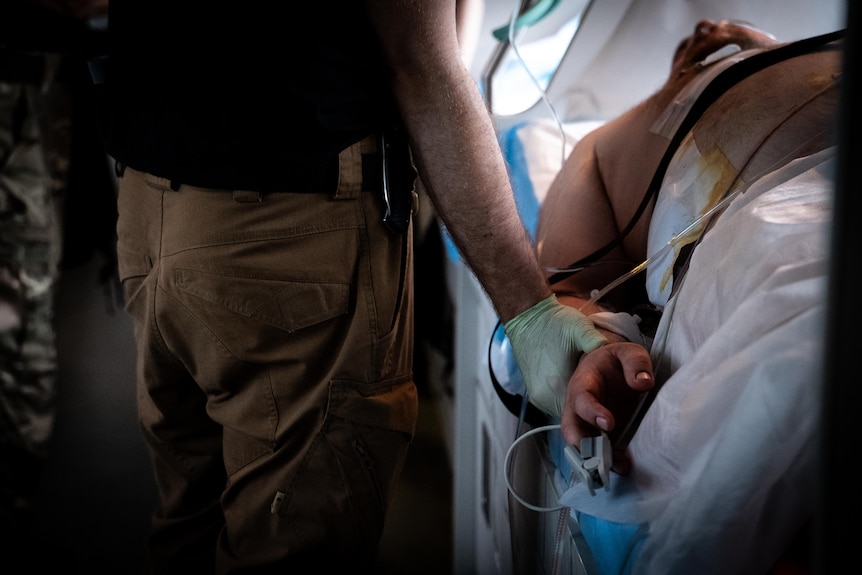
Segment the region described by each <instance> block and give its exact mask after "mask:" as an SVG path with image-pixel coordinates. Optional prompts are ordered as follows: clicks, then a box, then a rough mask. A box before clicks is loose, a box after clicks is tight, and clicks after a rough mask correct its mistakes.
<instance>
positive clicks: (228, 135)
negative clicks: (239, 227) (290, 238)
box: [103, 0, 394, 190]
mask: <svg viewBox="0 0 862 575" xmlns="http://www.w3.org/2000/svg"><path fill="white" fill-rule="evenodd" d="M309 4H311V5H309V6H304V5H301V4H300V5H299V6H295V5H294V3H280V2H272V1H269V0H246V1H245V2H240V3H223V2H197V1H191V2H188V1H186V2H183V1H177V0H112V2H111V4H110V17H109V27H108V33H109V38H110V49H109V57H108V64H107V69H106V82H105V84H104V86H103V88H104V89H105V94H106V97H107V104H106V108H105V111H106V125H105V128H106V130H105V142H106V149H107V151H108V153H109V154H110V155H111V156H113V157H114V158H115V159H117V160H119V161H120V162H122V163H123V164H125V165H128V166H131V167H133V168H135V169H138V170H142V171H146V172H150V173H153V174H155V175H158V176H161V177H165V178H168V179H170V180H173V181H177V182H179V183H184V184H191V185H198V186H203V187H218V188H241V189H260V190H272V189H275V188H278V187H279V186H281V185H282V184H284V183H285V182H289V172H290V171H291V170H302V169H307V168H308V167H309V166H311V165H313V164H317V163H322V162H325V161H326V160H327V159H331V158H332V157H333V156H334V155H337V153H338V152H339V151H340V150H341V149H343V148H345V147H347V146H348V145H350V144H352V143H354V142H356V141H358V140H360V139H362V138H363V137H365V136H366V135H368V134H370V133H372V132H373V131H375V130H376V129H377V128H378V127H379V126H380V125H382V124H383V123H384V122H385V121H386V119H387V118H388V117H391V116H392V115H393V114H394V106H393V105H392V103H391V98H390V96H389V90H388V85H387V83H386V78H385V71H384V65H383V59H382V56H381V54H380V49H379V46H378V44H377V41H376V39H375V37H374V35H373V33H372V31H371V28H370V24H369V23H368V20H367V17H366V16H365V14H364V12H363V8H362V3H361V2H359V1H358V0H334V1H330V2H313V3H309ZM228 6H230V8H228Z"/></svg>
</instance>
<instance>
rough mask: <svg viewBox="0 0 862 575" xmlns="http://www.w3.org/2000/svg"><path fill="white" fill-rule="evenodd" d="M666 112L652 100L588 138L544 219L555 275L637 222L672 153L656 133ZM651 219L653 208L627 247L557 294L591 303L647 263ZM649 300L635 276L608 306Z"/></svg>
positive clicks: (544, 243) (542, 236) (541, 240)
mask: <svg viewBox="0 0 862 575" xmlns="http://www.w3.org/2000/svg"><path fill="white" fill-rule="evenodd" d="M658 110H659V106H658V105H657V104H655V103H654V102H652V101H647V102H644V103H642V104H641V105H639V106H636V107H635V108H633V109H632V110H630V111H628V112H626V113H625V114H623V115H622V116H620V117H618V118H616V119H614V120H612V121H610V122H608V123H606V124H604V125H603V126H601V127H600V128H598V129H596V130H594V131H593V132H591V133H589V134H587V135H586V136H585V137H584V138H582V139H581V140H580V141H579V142H578V143H577V144H576V146H575V147H574V149H573V150H572V153H571V154H570V155H569V157H568V159H567V160H566V163H565V165H564V167H563V169H562V170H561V171H560V173H559V174H558V175H557V177H556V178H555V180H554V182H553V183H552V185H551V187H550V189H549V191H548V195H547V197H546V198H545V200H544V201H543V202H542V206H541V211H540V213H539V222H538V228H537V248H538V253H539V262H540V264H541V265H542V266H543V267H545V268H546V270H548V275H549V276H551V275H553V273H554V270H555V269H567V268H569V267H570V266H571V264H572V263H574V262H576V261H578V260H580V259H582V258H584V257H586V256H589V255H590V254H592V253H593V252H595V251H596V250H597V249H599V248H602V247H604V246H605V245H607V244H609V243H611V242H613V241H615V240H617V239H619V238H620V236H622V231H623V230H625V229H626V227H627V225H628V224H629V223H630V221H631V220H633V219H634V218H635V214H636V212H637V210H638V207H639V205H640V204H641V201H642V200H643V198H644V196H645V195H646V193H647V190H648V188H649V183H650V180H651V179H652V177H653V174H654V172H655V169H656V166H657V165H658V163H659V160H660V159H661V156H662V154H663V153H664V150H665V149H666V147H667V141H666V140H664V139H662V138H660V137H658V136H656V135H655V134H653V133H651V132H650V129H649V126H650V125H651V123H652V122H653V120H654V118H655V116H656V115H657V113H658ZM651 215H652V205H651V204H650V205H649V206H648V207H647V209H646V210H645V211H644V212H643V214H642V215H641V216H640V217H639V218H637V220H636V223H635V225H634V227H633V228H632V229H631V231H630V232H629V233H628V234H626V235H624V236H623V237H622V239H621V241H620V242H619V245H617V246H616V247H614V248H613V249H612V250H610V251H609V252H608V253H607V254H606V255H604V256H602V257H601V258H599V260H598V261H597V262H596V263H594V264H591V265H590V266H589V267H588V268H586V269H584V270H582V271H578V272H577V273H575V274H574V275H571V276H570V277H569V278H567V279H566V280H564V281H562V282H560V283H557V284H555V285H553V286H552V289H553V290H554V291H555V292H556V293H558V294H569V295H571V296H578V297H581V298H583V299H584V300H588V299H589V298H590V293H591V291H593V290H600V289H602V288H604V287H605V286H607V285H608V284H609V283H610V282H611V281H613V280H615V279H616V278H618V277H620V276H622V275H623V274H625V273H626V272H628V271H629V270H631V269H632V268H634V267H635V266H636V265H637V264H639V263H641V262H642V261H643V260H644V258H645V257H646V245H647V234H648V231H649V221H650V217H651ZM644 301H645V293H644V290H643V277H635V279H634V280H629V281H627V282H625V284H623V285H622V286H621V287H619V288H616V289H615V290H613V291H612V292H611V293H610V294H609V295H608V296H607V298H605V299H603V300H602V303H603V304H605V305H607V306H610V307H613V308H616V309H631V307H632V306H633V305H634V304H636V303H643V302H644ZM575 307H578V306H577V305H576V306H575ZM581 311H584V312H585V313H591V311H590V310H587V309H583V310H581Z"/></svg>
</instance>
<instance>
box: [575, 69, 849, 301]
mask: <svg viewBox="0 0 862 575" xmlns="http://www.w3.org/2000/svg"><path fill="white" fill-rule="evenodd" d="M831 88H832V85H831V84H830V85H828V86H826V87H824V88H822V89H820V90H818V91H817V92H815V93H814V94H812V95H811V96H810V97H809V98H808V99H807V100H805V101H804V102H802V103H801V104H799V105H798V106H796V107H795V108H793V110H791V111H790V113H789V114H788V115H787V117H786V118H784V119H783V120H782V121H781V122H779V123H778V124H776V125H775V126H774V127H773V128H772V129H771V130H769V131H768V132H767V133H766V135H764V136H763V138H762V139H761V140H760V142H758V144H757V146H756V147H755V148H754V150H752V152H751V154H749V156H748V158H747V159H746V160H745V163H744V164H743V165H742V167H741V168H740V169H739V171H738V172H737V174H736V176H735V177H734V178H733V180H732V181H731V182H730V184H728V186H727V191H725V196H724V197H723V198H722V199H721V201H720V202H718V203H717V204H715V205H714V206H713V207H711V208H710V209H708V210H707V211H705V212H704V213H703V214H701V215H700V216H698V217H697V218H695V220H694V221H693V222H691V223H690V224H689V225H687V226H686V227H685V229H683V230H682V231H681V232H679V233H677V234H675V235H674V236H673V237H671V239H670V240H668V242H667V243H666V244H665V245H663V246H662V247H661V249H660V250H658V252H656V253H654V254H652V255H650V256H648V257H647V258H646V259H645V260H644V261H642V262H641V263H639V264H638V265H636V266H635V267H634V268H632V269H631V270H629V271H628V272H626V273H625V274H623V275H621V276H620V277H618V278H617V279H615V280H613V281H612V282H611V283H609V284H608V285H606V286H605V287H603V288H602V289H601V290H599V291H596V292H595V293H593V294H591V296H590V299H589V300H588V301H587V302H586V303H585V304H584V306H589V305H592V304H596V303H597V302H598V301H599V300H600V299H601V298H603V297H604V296H606V295H607V294H608V292H610V291H611V290H613V289H614V288H616V287H618V286H619V285H620V284H622V283H623V282H625V281H627V280H629V279H630V278H632V277H633V276H636V275H637V274H639V273H640V272H642V271H643V270H645V269H646V268H647V266H648V265H649V264H650V263H652V262H653V261H655V260H656V259H658V258H659V257H661V256H663V255H664V254H665V252H667V251H668V250H670V249H673V248H674V247H675V246H676V244H677V243H678V242H679V241H680V240H682V239H685V238H686V237H687V236H688V234H689V233H690V232H692V231H693V230H694V229H695V228H696V227H697V226H699V225H700V224H701V222H703V221H704V220H706V219H707V218H710V217H712V215H713V214H715V213H716V212H719V211H721V210H723V209H724V208H725V207H727V205H728V204H729V203H730V202H731V201H733V199H734V198H735V197H736V196H738V195H739V194H740V193H742V191H743V190H744V189H747V187H746V186H739V187H738V188H736V189H735V190H734V191H733V192H731V193H728V192H729V191H730V190H732V189H733V187H734V186H736V185H737V183H738V182H739V181H740V180H741V179H742V176H743V175H744V174H745V171H746V170H747V169H748V167H749V165H750V164H751V162H752V161H753V160H754V158H755V157H756V156H757V154H758V152H759V151H760V149H761V148H762V147H763V145H764V144H765V143H766V142H767V141H768V140H769V138H771V137H772V136H773V135H774V134H775V132H776V131H777V130H778V128H780V127H781V126H782V125H784V123H785V122H787V120H788V119H790V118H792V117H793V116H795V115H796V114H798V113H799V112H800V111H801V110H803V109H804V108H805V107H806V106H807V105H808V104H810V103H811V102H813V101H814V100H816V99H817V98H819V97H820V96H822V95H824V94H825V93H826V92H827V91H829V90H830V89H831ZM828 131H829V130H828V128H824V129H822V130H820V131H818V132H816V133H814V134H812V135H811V137H809V138H806V139H805V140H803V141H802V142H800V144H799V145H798V146H796V147H794V148H793V149H792V150H790V151H789V152H787V153H786V154H784V155H783V156H781V157H780V158H779V159H777V160H776V161H774V162H772V163H771V164H769V165H768V166H766V167H764V168H763V169H762V170H761V171H760V172H759V173H758V174H755V175H754V177H753V178H752V179H751V181H752V182H756V181H757V180H758V179H760V178H761V177H763V176H764V175H765V174H768V173H769V172H771V171H773V170H775V169H777V168H778V167H779V166H782V165H784V164H785V163H786V162H787V161H788V160H791V159H793V158H795V157H797V153H798V152H799V151H800V150H802V149H803V148H805V147H806V146H807V145H808V144H809V143H810V142H812V141H813V140H815V139H817V138H818V137H820V136H821V135H822V134H824V133H826V132H828ZM705 231H706V228H705V227H704V230H703V231H701V232H700V235H699V236H698V238H697V240H695V242H699V241H700V239H701V238H702V237H703V234H704V233H705ZM689 256H690V254H689ZM584 306H581V307H584Z"/></svg>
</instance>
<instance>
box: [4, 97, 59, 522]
mask: <svg viewBox="0 0 862 575" xmlns="http://www.w3.org/2000/svg"><path fill="white" fill-rule="evenodd" d="M68 105H69V99H68V97H67V89H66V87H65V86H63V85H55V86H52V87H51V88H50V89H46V88H45V87H44V86H38V85H24V84H11V83H2V82H0V514H2V515H0V532H6V530H7V529H10V530H16V529H18V528H20V527H21V526H22V525H21V519H22V518H23V517H24V516H25V514H26V512H27V507H28V505H29V501H28V498H29V496H30V495H31V494H32V492H33V491H34V490H35V487H36V485H37V484H38V479H39V473H40V471H41V466H42V462H43V461H44V459H45V457H46V456H47V444H48V441H49V439H50V436H51V429H52V425H53V421H54V404H55V402H54V398H55V394H56V390H55V387H56V377H57V353H56V349H55V346H54V338H55V334H54V326H53V300H54V292H55V287H56V283H57V276H58V269H59V264H60V258H61V244H62V235H63V231H62V226H61V222H62V220H61V217H60V216H61V213H62V204H63V202H62V200H63V195H64V189H65V181H66V175H67V173H68V157H69V154H68V151H69V150H68V141H69V140H68V136H69V129H68V118H69V114H68V109H67V107H68Z"/></svg>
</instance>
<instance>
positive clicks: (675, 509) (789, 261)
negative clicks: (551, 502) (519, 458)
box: [560, 149, 834, 575]
mask: <svg viewBox="0 0 862 575" xmlns="http://www.w3.org/2000/svg"><path fill="white" fill-rule="evenodd" d="M833 155H834V149H830V150H826V151H824V152H821V153H819V154H817V155H814V156H810V157H808V158H802V159H799V160H796V161H794V162H793V163H791V164H789V165H788V166H786V167H784V168H782V169H780V170H777V171H776V172H773V173H772V174H769V175H767V176H765V177H763V178H762V179H760V180H759V181H758V182H756V183H755V184H754V185H752V186H751V187H750V188H749V189H748V190H747V191H746V192H745V193H744V194H742V195H739V196H737V197H736V198H735V199H734V200H733V202H732V203H731V204H730V205H729V207H728V208H727V210H726V211H725V212H724V213H723V214H722V215H721V216H720V218H719V219H718V221H717V223H716V225H715V227H714V228H713V229H711V230H710V232H709V233H708V234H707V235H706V236H705V238H704V240H703V241H702V242H701V244H700V245H699V246H698V248H697V249H696V250H695V252H694V255H693V258H692V261H691V264H690V267H689V270H688V273H687V275H686V276H685V279H684V283H683V285H682V287H681V288H680V290H679V293H678V294H677V295H675V296H674V298H672V299H671V300H670V302H669V303H668V306H667V307H666V309H665V312H664V315H663V317H662V320H661V324H660V326H659V332H658V333H657V335H656V338H655V343H654V345H653V355H654V361H658V360H657V358H659V357H662V358H663V360H662V362H661V363H660V364H657V368H658V369H659V370H660V375H659V380H660V381H661V380H663V379H664V378H665V377H667V379H666V382H665V383H664V385H663V387H662V388H661V391H660V392H659V393H658V395H657V397H656V400H655V402H654V403H653V405H652V406H651V407H650V409H649V411H648V412H647V414H646V416H645V418H644V420H643V421H642V422H641V425H640V427H639V428H638V431H637V433H636V434H635V436H634V438H633V440H632V442H631V444H630V452H631V455H632V458H633V461H634V465H635V468H634V470H633V473H632V475H631V476H629V477H626V478H620V477H619V476H617V475H612V488H611V490H610V491H609V492H601V491H600V492H597V495H596V496H595V497H591V496H590V495H589V494H588V492H587V491H586V489H584V488H583V486H580V485H575V486H574V487H572V488H571V489H569V490H568V491H566V492H565V493H564V494H563V497H562V498H561V500H560V502H561V503H562V504H563V505H567V506H570V507H572V508H573V509H575V510H578V511H581V512H585V513H588V514H590V515H594V516H596V517H598V518H601V519H604V520H609V521H615V522H621V523H630V524H637V523H641V522H649V535H648V537H647V538H646V540H645V541H644V542H643V548H642V552H641V555H640V557H639V560H638V561H637V562H636V567H635V571H634V572H635V573H638V574H641V573H650V574H651V573H655V574H662V575H669V574H673V573H685V574H689V573H699V574H706V573H716V574H719V573H721V574H725V573H762V572H764V571H765V570H766V569H768V568H769V567H770V565H769V564H767V563H764V562H768V561H771V560H772V559H773V558H774V557H775V556H776V554H777V553H778V552H779V551H780V550H783V549H786V547H787V545H788V544H789V542H790V540H791V539H792V537H793V536H794V535H795V534H796V533H797V531H798V529H799V528H800V526H801V525H802V522H803V521H804V519H805V518H806V517H807V516H808V515H809V514H810V513H811V512H812V510H813V505H814V498H815V496H816V488H815V487H816V481H817V473H816V470H817V446H818V442H817V431H818V418H819V412H820V396H821V385H820V379H821V373H820V372H821V367H820V366H821V362H820V357H821V353H822V349H821V347H822V340H823V337H822V330H823V322H824V314H825V302H824V294H825V290H826V278H827V268H828V260H829V254H828V229H829V222H830V219H831V198H832V187H833V186H832V182H833V173H834V161H833ZM751 238H758V239H757V241H752V240H751ZM758 558H763V559H758ZM758 561H760V562H761V563H758Z"/></svg>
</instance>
